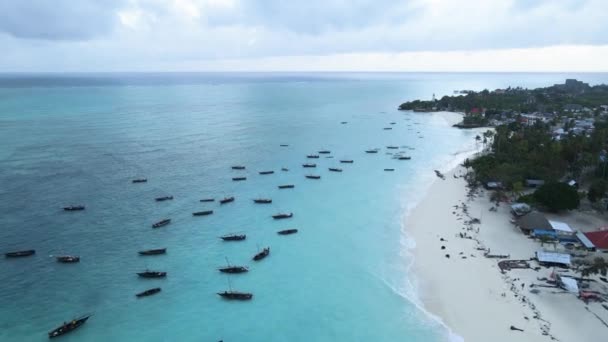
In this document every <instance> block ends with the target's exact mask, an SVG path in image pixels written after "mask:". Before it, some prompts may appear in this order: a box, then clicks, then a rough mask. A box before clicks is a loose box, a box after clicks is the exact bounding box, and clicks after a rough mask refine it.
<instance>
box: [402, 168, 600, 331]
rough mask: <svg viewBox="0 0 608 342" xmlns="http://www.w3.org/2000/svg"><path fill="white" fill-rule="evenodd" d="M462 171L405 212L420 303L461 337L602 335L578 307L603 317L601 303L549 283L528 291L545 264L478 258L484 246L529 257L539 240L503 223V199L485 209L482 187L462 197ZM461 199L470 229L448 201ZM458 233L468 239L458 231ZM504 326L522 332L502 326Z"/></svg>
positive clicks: (545, 274)
mask: <svg viewBox="0 0 608 342" xmlns="http://www.w3.org/2000/svg"><path fill="white" fill-rule="evenodd" d="M464 172H465V170H464V169H463V168H462V167H458V168H457V169H456V170H454V171H452V172H450V173H448V174H446V175H445V180H440V179H437V180H436V181H435V182H434V183H433V185H432V186H431V188H430V189H429V191H428V194H427V196H426V197H425V198H424V199H423V200H422V201H421V202H420V204H419V205H418V206H417V207H416V208H415V209H414V210H413V211H412V213H411V214H410V216H409V217H408V218H407V219H406V229H407V233H408V234H409V235H410V236H411V237H413V238H414V240H415V241H416V247H415V248H414V249H413V250H412V253H413V255H414V265H413V270H414V273H415V280H414V282H415V286H416V288H417V290H418V293H419V295H420V298H421V300H422V303H423V305H424V306H425V308H426V309H427V310H428V311H430V312H431V313H433V314H434V315H436V316H439V317H440V318H441V319H442V320H443V322H444V323H445V324H446V325H447V326H448V327H450V328H451V329H452V331H453V332H454V333H455V334H456V335H459V336H461V337H463V338H464V340H465V341H466V342H477V341H479V342H488V341H494V342H501V341H505V342H512V341H524V342H525V341H551V337H550V336H553V337H555V338H556V339H558V340H559V341H564V342H570V341H572V342H582V341H608V327H606V326H605V325H604V324H603V323H602V322H601V321H600V320H598V319H597V318H596V317H595V316H593V315H592V314H591V313H590V312H589V311H587V309H586V307H588V308H589V310H591V311H592V312H594V313H596V314H598V315H599V316H600V317H601V318H602V319H603V320H604V321H605V322H608V310H606V309H604V308H603V307H602V306H601V304H599V303H590V304H589V305H586V304H585V303H584V302H582V301H581V300H579V299H577V298H576V297H575V296H574V295H572V294H568V293H563V291H560V290H557V289H548V288H540V290H541V293H539V294H532V293H530V292H529V290H530V288H529V285H530V284H531V283H536V284H542V283H543V282H542V281H539V280H537V277H538V278H542V277H548V276H549V274H550V272H551V270H549V269H546V268H542V269H541V270H540V271H534V270H533V269H526V270H522V269H518V270H511V271H508V272H507V273H506V274H501V272H500V270H499V268H498V266H497V259H489V258H485V257H484V256H483V253H484V252H483V251H481V250H477V248H478V247H485V248H490V249H491V253H492V254H510V256H511V259H529V258H530V257H532V256H533V255H534V251H536V250H538V249H540V245H539V244H538V243H537V242H535V241H533V240H531V239H528V238H527V237H526V236H524V235H523V234H522V233H521V232H520V231H519V230H517V229H516V228H515V227H514V226H513V225H512V224H511V223H510V222H509V219H510V214H509V212H508V207H507V206H506V205H504V204H503V205H501V206H500V207H499V208H498V210H497V211H496V212H492V211H489V209H490V207H491V206H492V205H491V203H490V202H489V200H488V198H487V196H488V194H487V193H485V192H483V191H482V192H481V195H480V196H479V197H478V198H475V199H473V200H471V201H469V200H467V196H466V194H467V189H466V188H465V181H464V179H463V178H454V177H453V174H458V175H461V174H464ZM462 203H467V205H468V213H469V215H470V216H471V217H476V218H479V219H481V224H478V225H473V228H475V229H477V228H479V229H478V230H479V232H478V233H477V232H475V231H466V230H463V227H464V223H463V222H464V221H465V220H468V219H469V218H468V217H466V216H464V215H463V214H462V210H461V209H460V208H459V209H455V208H454V206H455V205H459V206H460V205H462ZM453 212H455V213H456V214H453ZM460 232H463V233H465V232H466V233H467V234H469V235H471V236H472V237H473V238H474V239H475V240H473V239H463V238H460V237H458V234H459V233H460ZM440 238H444V239H446V240H447V241H444V242H442V241H440ZM476 240H477V241H479V242H477V241H476ZM441 246H445V247H446V249H445V250H441ZM461 253H462V254H461ZM446 254H449V255H450V258H449V259H448V258H446V257H445V255H446ZM463 256H466V259H464V258H463ZM531 266H532V267H534V266H536V264H535V263H531ZM570 273H572V272H570ZM516 279H520V280H516ZM522 282H524V283H525V288H524V289H523V290H522V287H521V284H522ZM554 292H557V293H554ZM522 298H525V299H524V300H525V301H522ZM526 317H527V319H526ZM535 317H537V318H535ZM511 325H513V326H515V327H518V328H521V329H524V332H520V331H512V330H510V326H511ZM543 332H546V334H548V335H543Z"/></svg>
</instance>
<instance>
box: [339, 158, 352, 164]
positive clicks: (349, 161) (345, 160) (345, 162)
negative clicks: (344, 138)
mask: <svg viewBox="0 0 608 342" xmlns="http://www.w3.org/2000/svg"><path fill="white" fill-rule="evenodd" d="M340 163H342V164H352V163H353V160H352V159H342V160H340Z"/></svg>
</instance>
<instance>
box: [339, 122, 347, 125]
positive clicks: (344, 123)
mask: <svg viewBox="0 0 608 342" xmlns="http://www.w3.org/2000/svg"><path fill="white" fill-rule="evenodd" d="M340 123H341V124H343V125H346V124H347V123H348V121H342V122H340Z"/></svg>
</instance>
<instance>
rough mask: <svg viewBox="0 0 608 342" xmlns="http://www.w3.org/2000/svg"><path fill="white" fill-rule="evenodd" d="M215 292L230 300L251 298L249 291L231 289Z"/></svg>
mask: <svg viewBox="0 0 608 342" xmlns="http://www.w3.org/2000/svg"><path fill="white" fill-rule="evenodd" d="M217 294H218V295H219V296H220V297H222V298H224V299H231V300H251V298H253V294H251V293H248V292H239V291H232V290H230V291H224V292H218V293H217Z"/></svg>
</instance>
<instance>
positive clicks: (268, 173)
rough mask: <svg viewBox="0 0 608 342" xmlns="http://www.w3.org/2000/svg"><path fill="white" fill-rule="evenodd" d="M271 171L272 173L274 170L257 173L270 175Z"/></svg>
mask: <svg viewBox="0 0 608 342" xmlns="http://www.w3.org/2000/svg"><path fill="white" fill-rule="evenodd" d="M273 173H274V171H260V172H259V174H261V175H271V174H273Z"/></svg>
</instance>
